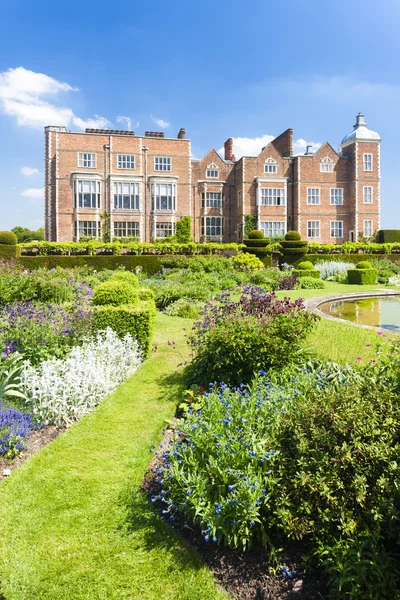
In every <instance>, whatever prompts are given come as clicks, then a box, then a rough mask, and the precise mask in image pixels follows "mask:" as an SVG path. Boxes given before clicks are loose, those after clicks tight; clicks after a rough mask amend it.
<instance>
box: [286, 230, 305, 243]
mask: <svg viewBox="0 0 400 600" xmlns="http://www.w3.org/2000/svg"><path fill="white" fill-rule="evenodd" d="M285 240H286V241H287V242H297V241H300V240H301V235H300V233H299V232H298V231H288V232H287V233H286V235H285Z"/></svg>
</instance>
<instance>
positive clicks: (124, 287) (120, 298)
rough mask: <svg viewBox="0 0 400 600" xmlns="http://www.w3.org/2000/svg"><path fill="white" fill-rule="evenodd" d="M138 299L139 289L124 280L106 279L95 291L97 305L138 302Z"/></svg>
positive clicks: (94, 298)
mask: <svg viewBox="0 0 400 600" xmlns="http://www.w3.org/2000/svg"><path fill="white" fill-rule="evenodd" d="M138 299H139V298H138V291H137V289H136V288H134V287H133V286H132V285H130V284H129V283H125V282H123V281H112V280H109V281H105V282H104V283H101V284H100V285H98V286H97V287H96V288H95V290H94V292H93V304H95V305H96V306H122V305H125V304H136V303H137V302H138Z"/></svg>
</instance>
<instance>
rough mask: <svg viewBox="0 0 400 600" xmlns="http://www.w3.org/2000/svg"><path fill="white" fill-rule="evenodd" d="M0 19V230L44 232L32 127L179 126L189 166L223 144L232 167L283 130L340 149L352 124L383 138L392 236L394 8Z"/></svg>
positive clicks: (396, 221)
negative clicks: (359, 122) (230, 152)
mask: <svg viewBox="0 0 400 600" xmlns="http://www.w3.org/2000/svg"><path fill="white" fill-rule="evenodd" d="M1 11H2V14H1V23H2V35H1V37H0V139H1V140H2V144H1V150H0V159H1V160H0V206H1V213H0V215H1V218H0V229H9V228H12V227H14V226H15V225H23V226H27V227H32V228H37V227H39V226H41V225H42V224H43V191H42V188H43V178H44V173H43V163H44V158H43V145H44V135H43V126H44V125H45V124H52V125H56V124H57V123H56V120H57V121H58V122H59V123H60V124H65V125H67V127H68V128H69V129H71V130H77V131H79V130H82V129H84V128H85V126H86V125H88V126H91V125H93V126H100V127H101V126H108V127H113V128H121V129H122V128H125V126H126V123H127V122H128V121H127V120H126V119H125V120H124V119H122V120H121V119H118V117H125V118H127V119H129V120H130V122H131V124H132V128H133V129H134V130H135V131H136V132H137V133H143V132H144V131H145V130H147V129H150V130H161V129H163V130H164V131H165V134H166V135H167V136H168V135H171V136H176V134H177V132H178V130H179V128H180V127H185V128H186V132H187V136H188V137H189V138H190V139H191V140H192V150H193V153H194V155H195V156H196V157H201V156H202V155H203V154H204V153H205V152H206V151H207V150H208V149H209V148H210V147H215V148H216V149H217V150H218V149H219V148H221V147H222V146H223V142H224V141H225V140H226V139H227V138H228V137H233V138H235V146H236V147H235V150H236V155H237V156H238V155H240V154H241V153H245V154H251V153H256V151H257V150H258V149H261V147H262V146H263V145H265V143H264V142H265V140H267V141H269V139H271V138H270V136H276V135H278V134H279V133H281V132H282V131H283V130H284V129H286V128H287V127H292V128H293V129H294V139H295V140H296V146H295V147H296V149H297V150H298V151H302V150H303V149H304V146H305V142H309V143H314V144H318V143H321V142H323V141H325V140H328V141H329V142H330V143H331V144H332V146H333V147H334V148H337V146H338V145H339V143H340V141H341V139H342V137H344V135H345V134H347V133H349V132H350V131H351V129H352V126H353V124H354V121H355V115H356V114H357V113H358V112H359V111H362V112H363V113H364V114H365V117H366V121H367V123H368V126H369V127H370V128H371V129H374V130H375V131H378V132H379V133H380V134H381V137H382V139H383V141H382V147H381V157H382V165H381V176H382V187H381V192H382V193H381V198H382V203H381V206H382V213H381V216H382V220H381V225H382V227H385V228H400V208H399V204H400V202H399V200H400V192H399V184H398V180H397V176H398V171H399V167H398V163H399V158H398V154H399V143H398V138H399V135H400V115H399V106H400V102H399V100H400V72H399V69H398V64H399V60H400V36H399V35H398V30H399V26H400V3H399V2H398V0H380V2H379V4H378V3H377V2H376V0H375V1H372V0H363V1H361V0H350V1H349V0H334V1H332V2H330V3H326V2H321V1H317V0H307V1H304V2H299V1H298V0H285V2H271V1H268V0H249V1H248V2H247V3H245V2H239V1H237V0H231V1H230V2H216V1H213V2H211V1H209V0H202V1H201V2H197V3H194V2H188V1H185V2H184V1H181V0H176V1H174V0H170V1H169V2H165V1H164V2H161V1H159V0H152V2H147V3H144V2H143V3H138V2H137V1H136V2H135V0H133V1H132V0H130V1H125V0H114V2H113V3H110V2H105V1H104V0H103V1H102V0H98V1H97V2H96V3H94V2H82V1H81V0H80V1H79V2H78V1H77V0H68V1H65V0H60V1H59V2H57V3H55V2H50V1H48V0H35V2H31V1H30V0H13V2H9V3H7V4H5V3H4V5H3V6H2V9H1ZM156 121H158V123H156ZM236 138H237V139H236ZM260 138H261V139H260Z"/></svg>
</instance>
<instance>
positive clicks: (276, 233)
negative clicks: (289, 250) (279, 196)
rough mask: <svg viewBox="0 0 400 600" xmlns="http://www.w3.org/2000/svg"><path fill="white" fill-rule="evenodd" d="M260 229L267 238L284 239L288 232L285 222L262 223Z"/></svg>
mask: <svg viewBox="0 0 400 600" xmlns="http://www.w3.org/2000/svg"><path fill="white" fill-rule="evenodd" d="M260 229H261V231H262V232H263V233H264V235H265V237H269V238H276V237H282V236H284V235H285V232H286V224H285V223H284V222H283V221H261V223H260Z"/></svg>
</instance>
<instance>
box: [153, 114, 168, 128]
mask: <svg viewBox="0 0 400 600" xmlns="http://www.w3.org/2000/svg"><path fill="white" fill-rule="evenodd" d="M151 118H152V119H153V121H154V123H155V124H156V125H158V126H159V127H162V128H163V129H166V128H167V127H171V123H168V121H164V119H157V118H156V117H153V116H152V117H151Z"/></svg>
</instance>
